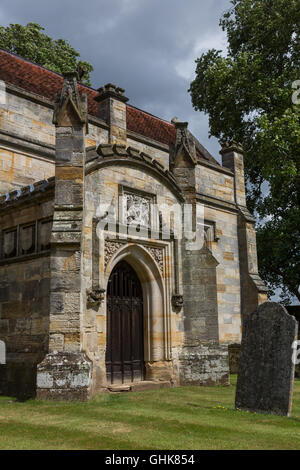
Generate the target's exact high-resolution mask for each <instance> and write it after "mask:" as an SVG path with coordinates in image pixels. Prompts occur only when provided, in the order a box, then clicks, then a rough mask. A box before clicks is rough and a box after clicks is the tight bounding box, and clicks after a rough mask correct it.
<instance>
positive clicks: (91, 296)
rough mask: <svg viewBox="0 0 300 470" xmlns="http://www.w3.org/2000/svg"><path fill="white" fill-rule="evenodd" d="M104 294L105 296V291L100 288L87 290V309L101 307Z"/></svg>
mask: <svg viewBox="0 0 300 470" xmlns="http://www.w3.org/2000/svg"><path fill="white" fill-rule="evenodd" d="M104 294H105V289H102V288H101V287H99V288H94V289H87V291H86V295H87V305H88V306H89V307H97V306H98V305H101V303H102V302H103V300H104Z"/></svg>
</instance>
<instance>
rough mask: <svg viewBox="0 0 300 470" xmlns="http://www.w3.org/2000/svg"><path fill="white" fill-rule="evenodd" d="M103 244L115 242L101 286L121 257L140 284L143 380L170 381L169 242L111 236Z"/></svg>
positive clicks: (170, 279)
mask: <svg viewBox="0 0 300 470" xmlns="http://www.w3.org/2000/svg"><path fill="white" fill-rule="evenodd" d="M105 243H106V244H115V245H114V248H113V249H112V250H110V253H111V252H113V251H114V253H113V255H112V256H111V258H110V259H109V261H108V262H107V265H106V266H105V269H104V283H103V285H105V286H107V283H108V280H109V277H110V274H111V272H112V271H113V269H114V267H115V266H116V265H117V264H118V263H119V262H120V261H122V260H124V261H126V262H127V263H128V264H129V265H130V266H132V268H133V269H134V271H135V272H136V274H137V276H138V278H139V280H140V282H141V285H142V291H143V315H144V358H145V367H146V376H145V379H146V380H173V379H174V377H173V364H172V354H171V348H172V345H171V305H170V303H171V302H170V298H171V284H172V276H170V273H171V267H170V266H169V263H170V261H169V260H170V259H171V256H170V255H169V249H170V246H169V244H168V243H166V244H163V245H162V244H161V245H157V246H153V245H150V244H145V243H144V244H143V245H141V244H137V243H126V242H125V243H124V242H119V241H112V240H110V239H106V240H105ZM158 253H160V255H159V256H158ZM154 257H155V258H156V259H155V258H154ZM105 308H106V307H105Z"/></svg>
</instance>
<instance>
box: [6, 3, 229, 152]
mask: <svg viewBox="0 0 300 470" xmlns="http://www.w3.org/2000/svg"><path fill="white" fill-rule="evenodd" d="M229 7H230V1H229V0H186V1H182V0H85V1H84V0H51V1H45V0H40V1H38V0H26V1H24V0H1V5H0V25H2V26H7V25H8V24H9V23H21V24H26V23H28V22H36V23H39V24H41V25H42V26H44V27H45V29H46V31H45V32H46V33H47V34H48V35H50V36H51V37H53V38H63V39H67V40H68V41H69V42H70V44H71V45H72V46H73V47H75V49H77V50H78V52H80V55H81V58H82V59H83V60H87V61H88V62H90V63H91V64H92V65H93V66H94V72H93V74H92V86H93V87H95V88H99V87H100V86H102V85H104V84H105V83H107V82H112V83H115V84H116V85H118V86H121V87H123V88H125V90H126V95H127V96H128V98H129V102H130V103H131V104H133V105H134V106H137V107H139V108H142V109H145V110H146V111H148V112H150V113H152V114H155V115H157V116H159V117H161V118H164V119H167V120H171V119H172V117H174V116H177V117H179V119H181V120H187V121H189V127H190V129H191V130H192V132H193V133H194V134H195V136H196V137H198V139H199V140H200V141H201V143H202V144H203V145H204V146H205V147H206V148H207V149H208V150H209V151H210V152H211V153H212V154H213V155H214V156H215V157H217V158H218V157H219V155H218V152H219V144H218V142H217V140H216V139H214V138H211V139H209V138H208V133H209V128H208V119H207V117H206V116H205V115H204V114H203V113H199V112H195V111H194V110H193V108H192V105H191V99H190V95H189V94H188V93H187V90H188V88H189V84H190V82H191V80H192V79H193V76H194V71H195V62H194V61H195V59H196V58H197V57H199V56H200V54H201V53H202V52H205V51H207V50H208V49H209V48H212V47H214V48H216V49H225V48H226V36H225V34H224V33H223V32H222V30H221V28H220V27H219V18H220V17H221V16H222V13H223V12H224V11H226V10H228V8H229Z"/></svg>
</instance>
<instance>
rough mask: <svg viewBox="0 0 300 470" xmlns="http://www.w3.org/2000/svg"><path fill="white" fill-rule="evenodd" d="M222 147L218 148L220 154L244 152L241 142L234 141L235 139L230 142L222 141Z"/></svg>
mask: <svg viewBox="0 0 300 470" xmlns="http://www.w3.org/2000/svg"><path fill="white" fill-rule="evenodd" d="M221 146H222V148H221V150H220V154H221V155H224V154H225V153H232V152H236V153H239V154H242V155H243V154H244V149H243V146H242V144H240V143H239V142H236V141H235V140H232V141H230V142H224V143H222V144H221Z"/></svg>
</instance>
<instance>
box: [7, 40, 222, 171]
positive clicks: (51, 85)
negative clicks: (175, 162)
mask: <svg viewBox="0 0 300 470" xmlns="http://www.w3.org/2000/svg"><path fill="white" fill-rule="evenodd" d="M0 80H3V81H5V82H7V83H10V84H12V85H15V86H17V87H20V88H22V89H23V90H25V91H28V92H30V93H35V94H37V95H40V96H42V97H44V98H47V99H48V100H50V101H54V97H55V94H56V93H57V92H58V93H60V91H61V88H62V84H63V77H62V76H61V75H60V74H58V73H56V72H52V71H51V70H48V69H45V68H44V67H41V66H39V65H36V64H34V63H32V62H30V61H28V60H26V59H23V58H22V57H19V56H17V55H15V54H11V53H9V52H7V51H5V50H3V49H0ZM79 91H84V92H85V93H86V94H87V96H88V112H89V114H91V115H93V116H97V107H98V104H97V102H96V101H95V100H94V98H95V97H96V96H98V91H97V90H95V89H93V88H90V87H87V86H84V85H79ZM127 129H128V130H129V131H132V132H135V133H137V134H141V135H142V136H144V137H148V138H150V139H153V140H156V141H157V142H161V143H163V144H167V145H169V144H171V143H174V142H175V137H176V130H175V127H174V126H173V124H171V123H168V122H167V121H164V120H162V119H159V118H157V117H155V116H153V115H151V114H149V113H146V112H145V111H142V110H140V109H138V108H135V107H134V106H131V105H127ZM196 147H197V146H196ZM197 154H198V156H199V157H202V158H205V159H206V160H211V161H212V160H213V161H214V162H215V163H217V162H216V161H215V160H214V159H213V157H212V156H211V155H210V154H209V153H208V152H207V151H206V154H204V152H202V151H201V149H200V148H198V149H197ZM208 155H209V157H210V158H207V156H208Z"/></svg>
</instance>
